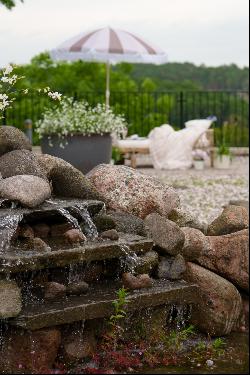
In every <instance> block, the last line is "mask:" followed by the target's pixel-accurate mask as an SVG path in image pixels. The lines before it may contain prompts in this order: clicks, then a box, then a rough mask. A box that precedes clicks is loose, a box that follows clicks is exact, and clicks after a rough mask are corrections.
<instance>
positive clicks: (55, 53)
mask: <svg viewBox="0 0 250 375" xmlns="http://www.w3.org/2000/svg"><path fill="white" fill-rule="evenodd" d="M50 55H51V58H52V59H53V60H68V61H76V60H83V61H96V62H105V63H106V66H107V75H106V105H107V106H108V105H109V95H110V93H109V80H110V77H109V73H110V64H116V63H119V62H128V63H151V64H163V63H165V62H167V55H166V54H165V52H164V51H163V50H162V49H160V48H159V47H157V46H155V45H153V44H151V43H149V42H147V41H145V40H143V39H142V38H141V37H138V36H136V35H134V34H131V33H130V32H128V31H123V30H117V29H112V28H110V27H105V28H102V29H98V30H94V31H89V32H85V33H82V34H79V35H77V36H75V37H73V38H71V39H69V40H67V41H66V42H64V43H62V44H61V45H59V46H58V47H57V48H56V49H54V50H52V51H51V52H50Z"/></svg>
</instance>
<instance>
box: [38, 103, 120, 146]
mask: <svg viewBox="0 0 250 375" xmlns="http://www.w3.org/2000/svg"><path fill="white" fill-rule="evenodd" d="M37 126H38V130H37V132H38V134H39V135H40V136H41V138H42V137H43V136H44V135H45V136H48V135H49V136H50V135H54V134H56V135H57V136H58V137H59V138H61V139H63V138H65V137H67V136H70V135H74V134H83V135H92V134H105V133H115V134H116V135H117V136H120V135H121V134H122V133H123V132H124V131H126V122H125V120H124V118H123V117H122V116H119V115H115V114H114V113H113V111H112V110H111V109H110V108H106V107H105V105H102V104H97V106H96V107H94V108H93V107H90V106H89V104H88V103H87V102H85V101H76V100H74V99H73V98H67V97H64V98H63V99H62V100H61V105H60V106H58V107H57V108H48V109H47V110H46V111H45V113H44V116H43V119H42V120H39V121H38V123H37Z"/></svg>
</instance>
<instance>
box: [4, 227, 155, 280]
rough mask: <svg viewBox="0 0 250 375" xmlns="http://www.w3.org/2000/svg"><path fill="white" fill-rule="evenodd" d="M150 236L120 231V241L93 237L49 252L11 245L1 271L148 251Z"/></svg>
mask: <svg viewBox="0 0 250 375" xmlns="http://www.w3.org/2000/svg"><path fill="white" fill-rule="evenodd" d="M152 246H153V242H152V241H151V240H150V239H147V238H144V237H141V236H138V235H131V234H125V233H124V234H120V238H119V240H118V241H111V240H105V241H103V242H98V241H89V242H86V243H84V244H83V245H81V246H77V247H74V248H70V249H63V250H55V251H51V252H46V253H38V252H37V251H20V250H19V251H18V250H15V249H10V250H9V251H8V252H6V253H1V252H0V274H1V273H2V274H6V273H7V274H8V273H17V272H24V271H34V270H42V269H45V268H53V267H65V266H67V265H69V264H77V263H81V262H90V261H95V260H105V259H113V258H120V257H122V256H125V255H126V252H128V253H136V254H139V255H140V254H144V253H146V252H147V251H150V250H151V249H152Z"/></svg>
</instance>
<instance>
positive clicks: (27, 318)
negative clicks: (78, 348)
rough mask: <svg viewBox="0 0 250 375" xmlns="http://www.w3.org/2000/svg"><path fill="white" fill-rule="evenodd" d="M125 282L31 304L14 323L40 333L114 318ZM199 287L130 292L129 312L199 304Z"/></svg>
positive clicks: (157, 286) (161, 285) (161, 284)
mask: <svg viewBox="0 0 250 375" xmlns="http://www.w3.org/2000/svg"><path fill="white" fill-rule="evenodd" d="M121 286H122V284H121V282H114V281H111V282H106V283H104V282H102V283H101V284H96V285H94V286H90V287H89V290H88V291H87V292H86V294H84V295H82V296H70V297H67V298H64V299H61V300H60V301H54V302H49V303H44V304H34V303H33V304H29V305H26V306H25V307H24V308H23V310H22V311H21V313H20V315H19V316H18V317H17V318H15V319H12V320H11V321H10V323H11V324H12V325H15V326H19V327H22V328H25V329H31V330H36V329H40V328H43V327H50V326H54V325H59V324H66V323H72V322H75V321H79V320H89V319H96V318H103V317H106V316H110V315H111V314H112V313H113V306H112V302H113V301H114V300H115V299H116V292H117V290H118V289H119V288H121ZM197 293H198V291H197V287H196V285H194V284H188V283H186V282H185V281H176V282H170V281H168V282H166V280H164V281H155V280H154V281H153V285H152V287H150V288H143V289H140V290H134V291H131V292H129V294H128V296H127V299H126V301H127V303H126V306H125V309H126V310H127V311H134V310H138V309H141V308H146V307H153V306H159V305H165V304H166V303H167V304H178V303H181V304H192V303H196V302H197Z"/></svg>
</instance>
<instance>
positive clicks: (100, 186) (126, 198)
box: [87, 164, 179, 219]
mask: <svg viewBox="0 0 250 375" xmlns="http://www.w3.org/2000/svg"><path fill="white" fill-rule="evenodd" d="M87 178H88V180H89V181H90V182H91V183H92V184H93V185H94V186H95V188H96V190H97V191H98V192H99V194H100V195H101V199H102V200H103V201H104V202H105V203H106V205H107V208H109V209H112V210H115V211H123V212H128V213H131V214H133V215H135V216H138V217H140V218H142V219H144V218H145V217H146V216H147V215H148V214H150V213H152V212H157V213H159V214H161V215H163V216H165V217H167V215H168V214H169V213H170V212H171V211H172V210H173V209H174V208H177V207H178V206H179V196H178V194H177V193H176V191H175V190H174V189H172V188H170V187H168V186H166V185H164V184H162V183H161V182H160V181H158V180H157V179H155V178H153V177H150V176H146V175H143V174H142V173H140V172H138V171H137V170H135V169H132V168H129V167H126V166H118V165H117V166H116V165H111V164H100V165H98V166H97V167H95V168H94V169H92V170H91V171H90V172H89V173H88V174H87Z"/></svg>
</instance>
